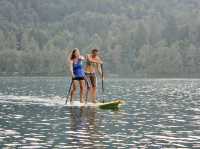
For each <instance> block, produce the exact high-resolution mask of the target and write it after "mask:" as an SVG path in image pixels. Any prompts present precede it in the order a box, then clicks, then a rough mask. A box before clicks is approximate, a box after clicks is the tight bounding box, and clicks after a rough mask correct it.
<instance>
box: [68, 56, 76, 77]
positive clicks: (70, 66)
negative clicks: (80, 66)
mask: <svg viewBox="0 0 200 149" xmlns="http://www.w3.org/2000/svg"><path fill="white" fill-rule="evenodd" d="M69 70H70V73H71V76H72V78H74V77H75V76H74V72H73V61H72V60H70V61H69Z"/></svg>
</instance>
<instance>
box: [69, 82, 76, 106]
mask: <svg viewBox="0 0 200 149" xmlns="http://www.w3.org/2000/svg"><path fill="white" fill-rule="evenodd" d="M76 86H77V81H76V80H73V84H72V90H71V96H70V103H72V98H73V97H74V95H75V94H76Z"/></svg>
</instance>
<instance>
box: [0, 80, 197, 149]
mask: <svg viewBox="0 0 200 149" xmlns="http://www.w3.org/2000/svg"><path fill="white" fill-rule="evenodd" d="M104 86H105V94H104V96H103V95H102V93H101V86H100V82H99V86H98V87H99V92H98V97H99V98H101V99H102V98H103V99H105V100H106V99H115V98H121V99H124V100H125V101H126V104H125V105H122V106H121V107H120V108H119V110H115V111H111V110H101V109H98V108H95V107H67V106H64V102H65V98H62V97H63V96H65V95H66V93H67V90H68V87H69V80H67V78H64V77H63V78H62V77H58V78H55V77H30V78H29V77H2V78H0V148H3V149H10V148H22V149H23V148H144V149H146V148H148V149H151V148H152V149H160V148H196V149H197V148H198V149H199V148H200V80H195V79H190V80H187V79H180V80H178V79H108V80H105V84H104Z"/></svg>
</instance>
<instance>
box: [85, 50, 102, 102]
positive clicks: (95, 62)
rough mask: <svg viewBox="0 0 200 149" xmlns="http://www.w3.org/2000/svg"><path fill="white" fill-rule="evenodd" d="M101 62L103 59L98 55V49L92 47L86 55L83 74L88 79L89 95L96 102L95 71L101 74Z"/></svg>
mask: <svg viewBox="0 0 200 149" xmlns="http://www.w3.org/2000/svg"><path fill="white" fill-rule="evenodd" d="M101 64H103V61H102V60H101V58H100V57H99V50H98V49H92V51H91V53H90V54H88V55H87V56H86V66H85V75H86V77H87V80H88V84H89V92H90V95H91V96H90V97H91V98H92V102H93V103H96V96H97V88H96V87H97V78H96V72H97V71H98V72H99V74H100V76H102V70H101ZM102 79H103V78H102Z"/></svg>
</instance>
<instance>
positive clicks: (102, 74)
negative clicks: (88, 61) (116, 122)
mask: <svg viewBox="0 0 200 149" xmlns="http://www.w3.org/2000/svg"><path fill="white" fill-rule="evenodd" d="M103 77H104V73H103V64H101V87H102V93H103V94H104V82H103ZM103 102H104V98H103Z"/></svg>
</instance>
